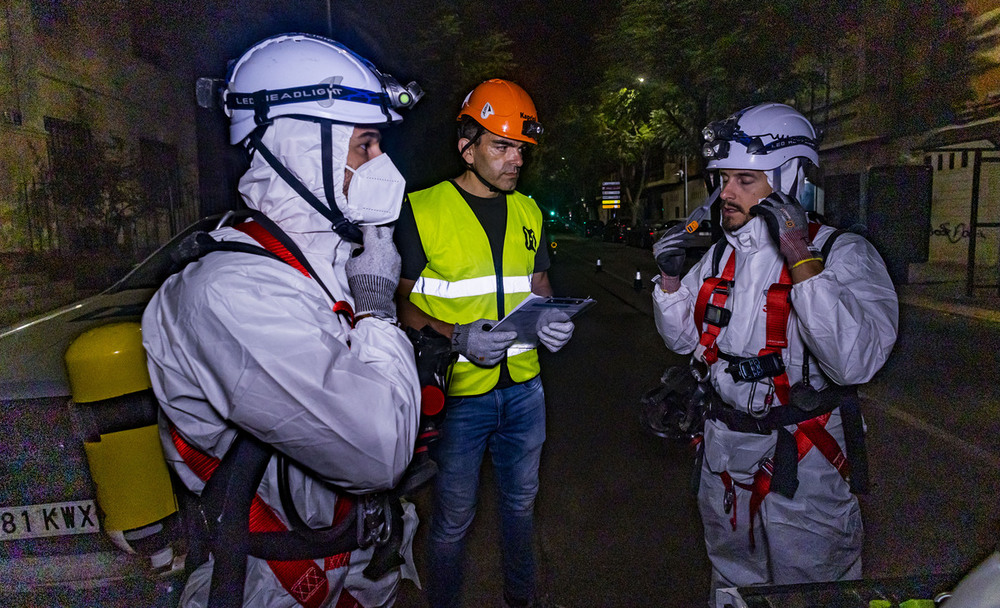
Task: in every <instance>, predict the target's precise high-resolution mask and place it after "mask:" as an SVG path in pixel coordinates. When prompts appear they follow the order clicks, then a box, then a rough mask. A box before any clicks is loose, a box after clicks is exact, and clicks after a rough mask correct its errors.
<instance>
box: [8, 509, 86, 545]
mask: <svg viewBox="0 0 1000 608" xmlns="http://www.w3.org/2000/svg"><path fill="white" fill-rule="evenodd" d="M100 530H101V527H100V523H99V522H98V520H97V505H95V504H94V501H93V500H74V501H69V502H50V503H45V504H40V505H24V506H21V507H0V540H20V539H22V538H39V537H42V536H62V535H63V534H90V533H93V532H100Z"/></svg>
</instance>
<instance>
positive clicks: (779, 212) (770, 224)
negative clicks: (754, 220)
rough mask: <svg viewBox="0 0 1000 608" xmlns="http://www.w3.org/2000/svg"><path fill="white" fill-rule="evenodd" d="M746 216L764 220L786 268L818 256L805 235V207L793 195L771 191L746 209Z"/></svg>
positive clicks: (806, 220)
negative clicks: (747, 210)
mask: <svg viewBox="0 0 1000 608" xmlns="http://www.w3.org/2000/svg"><path fill="white" fill-rule="evenodd" d="M750 215H752V216H760V218H761V219H763V220H764V222H765V223H767V232H768V234H769V235H771V240H772V241H774V244H775V245H777V246H778V251H779V252H781V255H782V256H784V258H785V263H786V264H787V265H788V267H789V268H792V267H794V266H795V265H797V264H799V263H800V262H804V261H807V260H811V259H820V254H819V251H818V250H817V249H816V248H815V247H813V244H812V240H811V239H810V238H809V220H808V219H807V218H806V210H805V209H803V208H802V205H800V204H799V202H798V201H796V200H795V199H794V198H792V197H790V196H788V195H787V194H783V193H781V192H772V193H771V194H768V195H767V197H766V198H764V199H762V200H761V201H760V202H759V203H757V204H756V205H754V206H753V207H751V208H750Z"/></svg>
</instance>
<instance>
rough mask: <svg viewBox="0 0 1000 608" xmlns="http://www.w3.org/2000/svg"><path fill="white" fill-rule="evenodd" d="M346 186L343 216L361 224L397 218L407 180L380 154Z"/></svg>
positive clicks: (354, 171) (379, 222)
mask: <svg viewBox="0 0 1000 608" xmlns="http://www.w3.org/2000/svg"><path fill="white" fill-rule="evenodd" d="M345 168H346V169H347V170H348V171H350V172H351V173H353V174H354V175H353V176H351V183H350V185H349V186H348V187H347V208H346V209H344V210H343V211H344V216H346V217H347V219H349V220H351V221H352V222H356V223H358V224H363V225H378V224H388V223H389V222H393V221H395V220H396V218H398V217H399V208H400V207H401V206H402V204H403V193H404V192H405V190H406V180H405V179H403V176H402V174H401V173H400V172H399V170H398V169H396V165H394V164H392V160H391V159H390V158H389V155H388V154H380V155H378V156H376V157H375V158H373V159H371V160H370V161H368V162H366V163H365V164H363V165H361V166H360V167H358V168H357V169H352V168H350V167H347V166H346V165H345Z"/></svg>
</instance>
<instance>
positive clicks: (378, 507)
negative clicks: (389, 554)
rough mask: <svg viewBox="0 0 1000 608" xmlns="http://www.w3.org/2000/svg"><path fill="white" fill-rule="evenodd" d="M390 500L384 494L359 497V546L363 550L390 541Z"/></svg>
mask: <svg viewBox="0 0 1000 608" xmlns="http://www.w3.org/2000/svg"><path fill="white" fill-rule="evenodd" d="M389 500H390V498H389V495H388V494H384V493H378V494H366V495H364V496H359V497H358V500H357V508H358V546H360V547H361V548H362V549H367V548H368V547H370V546H372V545H376V546H381V545H384V544H385V543H386V542H387V541H388V540H389V537H390V536H391V534H392V516H391V512H390V506H389Z"/></svg>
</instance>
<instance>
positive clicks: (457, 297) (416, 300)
mask: <svg viewBox="0 0 1000 608" xmlns="http://www.w3.org/2000/svg"><path fill="white" fill-rule="evenodd" d="M409 198H410V204H411V206H412V208H413V217H414V220H415V221H416V225H417V230H418V232H419V234H420V242H421V244H422V245H423V249H424V253H425V254H426V256H427V266H426V267H425V268H424V270H423V272H421V274H420V277H418V279H417V281H416V282H415V284H414V286H413V291H412V292H411V293H410V301H411V302H413V304H414V305H415V306H417V307H418V308H419V309H421V310H422V311H424V312H426V313H427V314H429V315H430V316H432V317H434V318H436V319H441V320H442V321H445V322H447V323H462V324H464V323H471V322H473V321H476V320H478V319H499V318H501V317H503V315H504V314H505V313H506V312H507V311H510V310H512V309H513V308H514V307H515V306H517V305H518V304H520V303H521V302H522V301H523V300H524V299H525V298H526V297H528V294H529V293H530V292H531V275H532V274H533V273H534V269H535V253H536V251H537V248H538V247H539V246H541V245H542V244H541V243H539V239H540V238H541V232H542V214H541V211H539V209H538V205H536V204H535V202H534V201H532V200H531V199H530V198H528V197H526V196H524V195H523V194H520V193H517V192H514V193H512V194H509V195H507V225H506V233H505V235H504V243H503V261H502V270H503V276H502V277H501V279H500V280H499V281H498V280H497V276H496V269H495V268H494V264H493V255H492V252H491V250H490V243H489V240H488V239H487V238H486V233H485V231H484V230H483V227H482V226H481V225H480V223H479V220H478V219H477V218H476V215H475V213H473V211H472V209H470V208H469V205H468V203H466V201H465V199H464V198H463V197H462V195H461V194H460V193H459V192H458V191H457V190H456V186H455V185H454V184H453V183H451V182H442V183H440V184H438V185H436V186H433V187H431V188H428V189H426V190H421V191H420V192H414V193H412V194H410V195H409ZM498 290H502V294H503V301H502V304H499V305H498V302H497V299H498ZM507 367H508V369H509V370H510V376H511V378H512V379H513V380H514V381H515V382H524V381H526V380H530V379H531V378H534V377H535V376H537V375H538V372H539V366H538V353H537V352H536V351H535V349H534V348H524V347H512V348H511V349H508V350H507ZM499 378H500V366H499V365H496V366H494V367H490V368H482V367H478V366H476V365H474V364H472V363H471V362H470V361H468V359H466V358H464V357H459V360H458V361H457V362H456V363H455V366H454V370H453V372H452V378H451V383H450V385H449V389H448V394H449V395H478V394H482V393H485V392H487V391H489V390H490V389H492V388H493V387H494V386H496V383H497V380H498V379H499Z"/></svg>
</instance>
